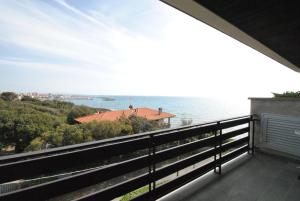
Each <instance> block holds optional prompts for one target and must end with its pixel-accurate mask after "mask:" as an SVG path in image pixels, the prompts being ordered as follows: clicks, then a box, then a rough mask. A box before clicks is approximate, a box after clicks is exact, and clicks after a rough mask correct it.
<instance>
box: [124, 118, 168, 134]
mask: <svg viewBox="0 0 300 201" xmlns="http://www.w3.org/2000/svg"><path fill="white" fill-rule="evenodd" d="M128 119H129V121H130V124H131V126H132V129H133V133H142V132H147V131H154V130H159V129H163V128H167V127H168V125H167V124H166V123H164V122H161V121H149V120H147V119H146V118H143V117H139V116H136V115H131V116H130V117H129V118H128Z"/></svg>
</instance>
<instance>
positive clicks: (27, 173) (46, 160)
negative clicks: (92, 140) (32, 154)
mask: <svg viewBox="0 0 300 201" xmlns="http://www.w3.org/2000/svg"><path fill="white" fill-rule="evenodd" d="M149 139H150V138H143V139H138V140H131V141H125V142H119V143H115V144H109V145H104V146H101V147H94V148H89V149H85V150H80V151H79V150H76V151H73V152H68V153H63V154H58V155H54V156H45V157H42V158H35V159H28V160H25V161H18V162H13V163H8V164H2V165H0V172H5V174H2V175H1V176H0V182H8V181H12V180H16V179H20V178H23V177H31V176H36V175H40V174H46V173H50V172H55V171H59V170H62V169H65V168H71V167H74V166H76V165H82V164H87V163H91V162H94V161H95V160H103V159H107V158H109V157H112V156H116V155H120V154H126V153H130V152H132V151H135V150H140V149H146V148H148V145H149ZM49 164H55V165H49ZM33 170H34V171H33Z"/></svg>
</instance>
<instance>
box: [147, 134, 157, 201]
mask: <svg viewBox="0 0 300 201" xmlns="http://www.w3.org/2000/svg"><path fill="white" fill-rule="evenodd" d="M148 154H149V157H150V164H149V194H150V198H149V200H154V195H153V193H154V190H155V188H156V181H155V172H156V161H155V154H156V148H155V141H154V136H153V134H150V143H149V151H148Z"/></svg>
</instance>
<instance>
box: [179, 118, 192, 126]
mask: <svg viewBox="0 0 300 201" xmlns="http://www.w3.org/2000/svg"><path fill="white" fill-rule="evenodd" d="M192 123H193V120H192V119H181V126H188V125H191V124H192Z"/></svg>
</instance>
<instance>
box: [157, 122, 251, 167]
mask: <svg viewBox="0 0 300 201" xmlns="http://www.w3.org/2000/svg"><path fill="white" fill-rule="evenodd" d="M248 131H249V127H246V128H242V129H239V130H235V131H232V132H229V133H226V134H223V135H222V136H217V137H215V136H212V137H207V138H204V139H201V140H197V141H194V142H190V143H186V144H183V145H179V146H176V147H172V148H169V149H165V150H162V151H158V152H157V153H156V156H155V162H157V163H159V162H162V161H164V160H167V159H170V158H174V157H176V156H178V155H180V154H185V153H188V152H191V151H194V150H196V149H200V148H203V147H206V146H208V145H214V143H216V142H219V140H220V137H221V138H222V140H226V139H229V138H232V137H235V136H238V135H241V134H244V133H246V132H248Z"/></svg>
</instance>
